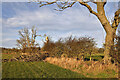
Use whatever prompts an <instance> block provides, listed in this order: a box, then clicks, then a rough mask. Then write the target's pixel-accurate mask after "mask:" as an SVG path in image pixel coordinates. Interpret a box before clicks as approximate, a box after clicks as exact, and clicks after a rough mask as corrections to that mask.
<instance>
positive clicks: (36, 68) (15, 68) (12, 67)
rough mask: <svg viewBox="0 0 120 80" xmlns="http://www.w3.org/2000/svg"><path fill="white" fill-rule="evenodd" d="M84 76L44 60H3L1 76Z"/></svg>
mask: <svg viewBox="0 0 120 80" xmlns="http://www.w3.org/2000/svg"><path fill="white" fill-rule="evenodd" d="M84 77H85V76H84V75H82V74H79V73H76V72H72V71H70V70H67V69H63V68H61V67H58V66H56V65H52V64H49V63H46V62H42V61H39V62H4V63H3V64H2V78H84Z"/></svg>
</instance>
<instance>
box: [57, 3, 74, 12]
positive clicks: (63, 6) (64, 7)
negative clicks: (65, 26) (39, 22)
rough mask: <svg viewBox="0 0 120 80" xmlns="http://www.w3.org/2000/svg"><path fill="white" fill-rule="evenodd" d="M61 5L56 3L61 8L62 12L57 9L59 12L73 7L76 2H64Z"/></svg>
mask: <svg viewBox="0 0 120 80" xmlns="http://www.w3.org/2000/svg"><path fill="white" fill-rule="evenodd" d="M59 3H60V4H58V3H56V4H57V6H58V7H59V8H60V10H57V9H55V10H57V11H63V10H64V9H66V8H69V7H72V6H73V5H74V4H75V2H64V3H62V2H59Z"/></svg>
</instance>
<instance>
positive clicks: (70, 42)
mask: <svg viewBox="0 0 120 80" xmlns="http://www.w3.org/2000/svg"><path fill="white" fill-rule="evenodd" d="M95 45H96V43H95V41H94V38H90V37H81V38H76V37H74V38H73V37H72V36H70V37H67V38H65V39H62V38H61V39H59V40H58V41H57V42H53V41H52V40H49V42H48V43H45V44H44V46H43V50H44V51H48V52H49V54H50V56H56V57H60V56H61V55H62V54H66V55H67V56H68V57H78V56H79V55H80V54H81V53H83V54H86V53H88V54H91V53H93V52H94V51H95V50H94V49H96V48H95Z"/></svg>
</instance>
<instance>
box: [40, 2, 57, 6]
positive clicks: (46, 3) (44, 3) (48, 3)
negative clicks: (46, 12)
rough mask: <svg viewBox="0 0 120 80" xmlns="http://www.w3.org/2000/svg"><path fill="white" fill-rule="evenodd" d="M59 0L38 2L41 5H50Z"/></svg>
mask: <svg viewBox="0 0 120 80" xmlns="http://www.w3.org/2000/svg"><path fill="white" fill-rule="evenodd" d="M56 2H57V1H54V2H43V1H42V2H41V1H40V2H39V3H38V4H40V7H42V6H45V5H50V4H54V3H56Z"/></svg>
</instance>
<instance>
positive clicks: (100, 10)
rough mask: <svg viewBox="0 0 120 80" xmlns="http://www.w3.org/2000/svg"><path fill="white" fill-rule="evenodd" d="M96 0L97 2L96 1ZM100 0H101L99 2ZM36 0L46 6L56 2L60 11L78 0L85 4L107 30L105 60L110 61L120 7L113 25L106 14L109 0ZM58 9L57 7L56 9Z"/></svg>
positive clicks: (119, 17) (119, 18) (119, 19)
mask: <svg viewBox="0 0 120 80" xmlns="http://www.w3.org/2000/svg"><path fill="white" fill-rule="evenodd" d="M95 1H96V2H95ZM97 1H99V2H97ZM34 2H37V3H38V4H39V5H40V7H42V6H45V5H50V4H56V5H57V6H58V7H59V9H58V11H63V10H64V9H66V8H69V7H72V6H73V5H74V4H75V3H76V2H78V3H79V4H81V5H83V6H85V7H86V8H87V9H88V10H89V12H90V13H91V14H94V15H95V16H96V17H97V18H98V20H99V21H100V22H101V24H102V26H103V28H104V30H105V32H106V38H105V51H104V54H105V56H104V61H105V62H108V61H109V59H110V56H109V54H110V51H111V47H112V46H113V45H114V37H115V35H116V30H117V27H118V24H119V22H120V16H119V14H120V9H118V10H117V11H116V12H115V15H114V20H113V23H112V25H111V24H110V22H109V20H108V19H107V17H106V15H105V9H104V7H105V5H106V3H107V0H75V1H73V0H72V1H69V0H68V1H66V0H65V1H60V0H54V1H53V0H52V2H45V1H39V0H37V1H35V0H34ZM89 2H92V3H94V4H96V5H97V12H95V11H94V10H93V9H92V7H91V6H90V5H89V4H88V3H89ZM55 10H57V9H55Z"/></svg>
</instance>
